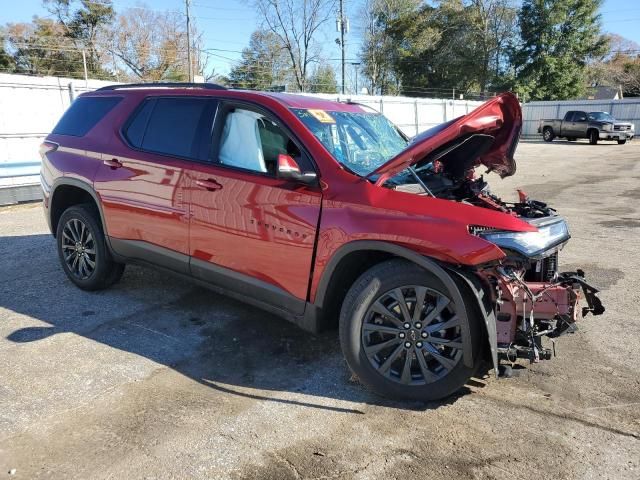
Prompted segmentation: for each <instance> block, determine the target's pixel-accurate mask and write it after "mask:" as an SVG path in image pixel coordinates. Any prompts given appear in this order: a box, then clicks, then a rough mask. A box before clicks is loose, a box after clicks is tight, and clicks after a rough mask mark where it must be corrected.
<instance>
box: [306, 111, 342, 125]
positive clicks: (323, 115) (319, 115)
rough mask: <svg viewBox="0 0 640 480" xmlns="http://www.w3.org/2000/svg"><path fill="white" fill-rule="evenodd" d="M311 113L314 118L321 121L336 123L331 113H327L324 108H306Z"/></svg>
mask: <svg viewBox="0 0 640 480" xmlns="http://www.w3.org/2000/svg"><path fill="white" fill-rule="evenodd" d="M307 111H308V112H309V113H310V114H311V115H313V116H314V117H315V118H316V120H318V121H320V122H322V123H336V121H335V120H334V119H333V117H332V116H331V115H329V114H328V113H327V112H325V111H324V110H311V109H310V110H307Z"/></svg>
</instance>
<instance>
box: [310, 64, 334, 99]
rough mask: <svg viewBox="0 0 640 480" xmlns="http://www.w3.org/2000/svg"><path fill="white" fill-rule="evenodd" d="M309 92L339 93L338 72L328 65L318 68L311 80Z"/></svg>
mask: <svg viewBox="0 0 640 480" xmlns="http://www.w3.org/2000/svg"><path fill="white" fill-rule="evenodd" d="M309 91H310V92H312V93H338V82H337V81H336V72H335V71H334V69H333V68H332V67H331V65H328V64H321V65H318V66H317V67H316V69H315V70H314V71H313V74H312V75H311V78H310V79H309Z"/></svg>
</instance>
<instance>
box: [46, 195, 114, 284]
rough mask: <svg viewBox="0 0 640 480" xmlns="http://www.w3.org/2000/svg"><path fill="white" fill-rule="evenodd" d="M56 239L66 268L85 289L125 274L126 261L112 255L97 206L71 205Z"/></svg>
mask: <svg viewBox="0 0 640 480" xmlns="http://www.w3.org/2000/svg"><path fill="white" fill-rule="evenodd" d="M56 241H57V246H58V257H59V258H60V263H61V264H62V268H63V270H64V272H65V273H66V274H67V277H69V280H71V281H72V282H73V283H75V284H76V286H78V287H80V288H81V289H83V290H100V289H103V288H106V287H109V286H110V285H113V284H114V283H115V282H117V281H118V280H120V277H122V274H123V272H124V264H122V263H116V262H115V261H114V260H113V258H112V257H111V253H110V252H109V249H108V248H107V244H106V239H105V236H104V233H103V230H102V224H101V223H100V214H99V213H98V211H97V208H96V207H95V206H93V205H90V204H82V205H73V206H71V207H69V208H67V209H66V210H65V211H64V212H63V213H62V215H61V216H60V219H59V220H58V226H57V229H56Z"/></svg>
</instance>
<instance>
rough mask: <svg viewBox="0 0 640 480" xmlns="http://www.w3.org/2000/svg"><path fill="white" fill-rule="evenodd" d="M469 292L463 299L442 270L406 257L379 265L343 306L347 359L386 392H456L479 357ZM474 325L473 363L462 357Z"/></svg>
mask: <svg viewBox="0 0 640 480" xmlns="http://www.w3.org/2000/svg"><path fill="white" fill-rule="evenodd" d="M463 298H464V300H463V302H462V303H463V304H462V305H457V304H456V303H455V302H454V301H453V299H452V295H451V293H450V292H449V291H448V290H447V288H446V287H445V285H444V284H443V283H442V282H441V281H440V280H439V279H438V278H437V277H436V276H434V275H433V274H431V273H429V272H427V271H425V270H424V269H422V268H420V267H418V266H417V265H415V264H413V263H411V262H408V261H406V260H400V259H398V260H390V261H387V262H384V263H381V264H379V265H376V266H375V267H373V268H371V269H370V270H368V271H367V272H365V273H364V274H363V275H362V276H361V277H360V278H359V279H358V280H357V281H356V282H355V283H354V285H353V286H352V287H351V289H350V290H349V292H348V293H347V296H346V298H345V300H344V303H343V306H342V311H341V314H340V343H341V345H342V350H343V353H344V356H345V358H346V360H347V364H348V365H349V367H350V368H351V370H352V371H353V372H354V373H355V374H356V375H357V376H358V378H359V379H360V380H361V381H362V382H363V383H364V384H365V385H367V386H369V387H370V388H371V389H373V390H374V391H376V392H377V393H379V394H381V395H383V396H386V397H391V398H397V399H411V400H423V401H431V400H438V399H441V398H444V397H447V396H449V395H451V394H453V393H455V392H456V391H457V390H458V389H460V387H462V386H463V385H464V384H465V383H466V382H467V380H469V378H470V377H471V376H472V375H473V374H474V373H475V370H476V368H477V366H478V365H479V361H480V355H479V350H480V336H481V335H480V330H479V327H478V325H479V322H478V320H479V318H478V314H477V308H475V307H474V305H473V303H472V302H473V300H472V299H471V297H470V296H467V295H466V294H464V295H463ZM465 312H466V317H467V320H464V317H465V315H464V313H465ZM463 322H464V323H463ZM467 324H468V325H467ZM467 327H468V331H469V332H470V335H471V338H470V340H471V342H470V344H471V350H472V352H473V355H474V362H473V367H468V366H466V365H465V364H464V361H463V357H464V354H465V352H464V348H465V347H464V345H463V341H462V332H463V331H464V330H467Z"/></svg>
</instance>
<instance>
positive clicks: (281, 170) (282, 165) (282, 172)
mask: <svg viewBox="0 0 640 480" xmlns="http://www.w3.org/2000/svg"><path fill="white" fill-rule="evenodd" d="M278 178H281V179H283V180H289V181H292V182H300V183H304V184H305V185H310V184H312V183H315V182H316V180H317V178H318V176H317V175H316V173H315V172H304V173H302V171H301V170H300V165H298V162H296V161H295V160H294V159H293V157H292V156H291V155H285V154H283V153H281V154H280V155H278Z"/></svg>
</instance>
